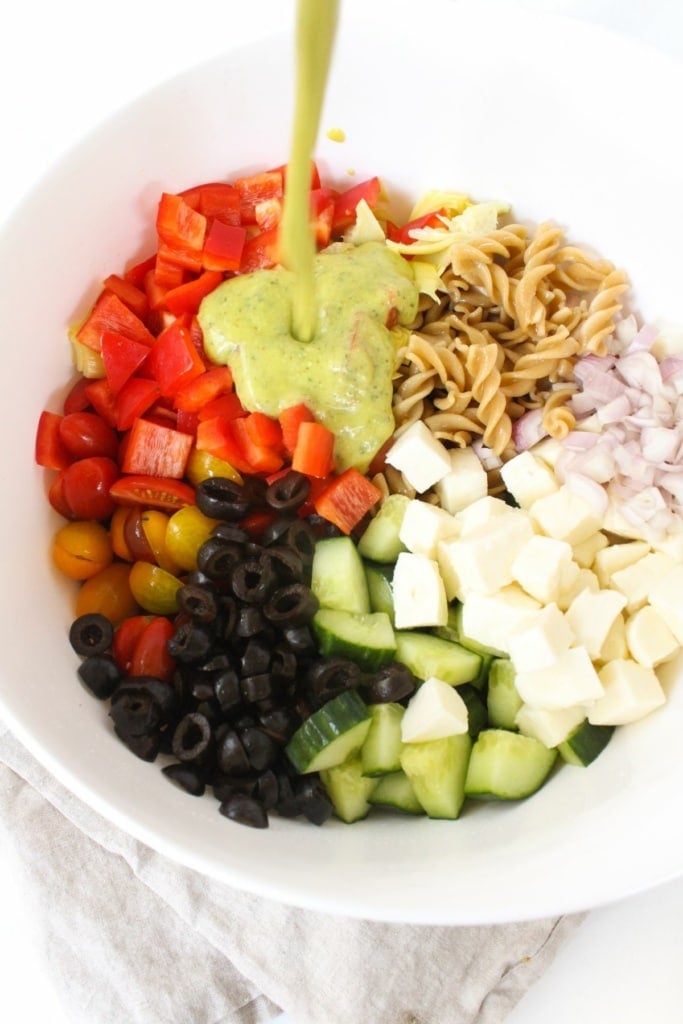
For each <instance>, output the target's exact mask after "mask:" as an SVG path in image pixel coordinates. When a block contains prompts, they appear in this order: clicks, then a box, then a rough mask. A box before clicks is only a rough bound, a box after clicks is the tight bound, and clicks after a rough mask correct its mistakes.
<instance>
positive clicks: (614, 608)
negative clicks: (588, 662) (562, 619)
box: [566, 590, 626, 659]
mask: <svg viewBox="0 0 683 1024" xmlns="http://www.w3.org/2000/svg"><path fill="white" fill-rule="evenodd" d="M625 605H626V598H625V597H624V595H623V594H620V593H619V592H618V591H616V590H598V591H597V592H596V593H592V592H591V591H590V590H582V591H581V593H580V594H578V595H577V596H576V597H575V598H574V600H573V601H572V603H571V604H570V605H569V608H568V609H567V613H566V614H567V621H568V623H569V625H570V627H571V629H572V630H573V632H574V636H575V637H576V643H577V644H579V645H581V646H582V647H585V648H586V650H587V651H588V653H589V654H590V656H591V658H593V659H595V658H598V657H599V656H600V652H601V651H602V648H603V646H604V644H605V641H606V639H607V637H608V635H609V631H610V629H611V628H612V626H613V625H614V621H615V619H616V618H617V617H618V616H619V614H620V613H621V611H622V609H623V608H624V607H625Z"/></svg>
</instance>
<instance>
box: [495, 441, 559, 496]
mask: <svg viewBox="0 0 683 1024" xmlns="http://www.w3.org/2000/svg"><path fill="white" fill-rule="evenodd" d="M500 475H501V477H502V478H503V482H504V484H505V486H506V487H507V489H508V491H509V492H510V494H511V495H512V496H513V498H514V499H515V501H516V502H517V504H518V505H519V506H520V507H521V508H529V507H530V506H531V505H533V503H534V502H535V501H537V500H538V499H539V498H544V497H545V496H546V495H547V494H553V493H554V492H555V491H557V490H559V486H560V485H559V484H558V482H557V479H556V478H555V474H554V473H553V471H552V469H550V467H549V466H548V465H547V464H546V463H545V462H543V460H542V459H539V458H538V457H537V456H536V455H533V454H532V453H531V452H530V451H526V452H520V454H519V455H515V456H513V458H511V459H510V460H509V462H506V463H505V464H504V465H503V466H502V467H501V470H500Z"/></svg>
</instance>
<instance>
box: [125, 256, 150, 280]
mask: <svg viewBox="0 0 683 1024" xmlns="http://www.w3.org/2000/svg"><path fill="white" fill-rule="evenodd" d="M156 259H157V257H156V253H154V255H152V256H148V257H147V259H144V260H140V262H139V263H134V264H133V266H132V267H129V268H128V270H126V271H125V273H124V275H123V279H124V281H130V283H131V284H134V285H135V287H136V288H144V285H145V277H146V276H147V273H148V271H150V270H154V265H155V263H156Z"/></svg>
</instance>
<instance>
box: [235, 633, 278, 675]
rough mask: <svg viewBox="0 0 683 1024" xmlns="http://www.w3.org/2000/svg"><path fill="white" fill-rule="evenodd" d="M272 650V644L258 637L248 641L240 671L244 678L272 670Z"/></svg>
mask: <svg viewBox="0 0 683 1024" xmlns="http://www.w3.org/2000/svg"><path fill="white" fill-rule="evenodd" d="M270 662H271V648H270V644H269V643H267V642H266V641H264V640H262V639H260V638H259V637H258V636H256V637H252V638H250V639H249V640H248V641H247V645H246V647H245V648H244V653H243V654H242V658H241V662H240V669H241V674H242V675H243V676H253V675H258V674H259V673H261V672H267V671H268V669H269V668H270Z"/></svg>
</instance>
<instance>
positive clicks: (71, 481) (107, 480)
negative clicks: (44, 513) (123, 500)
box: [62, 455, 119, 520]
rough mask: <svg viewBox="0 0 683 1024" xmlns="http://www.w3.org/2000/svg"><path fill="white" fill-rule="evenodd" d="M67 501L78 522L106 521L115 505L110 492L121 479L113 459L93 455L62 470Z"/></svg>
mask: <svg viewBox="0 0 683 1024" xmlns="http://www.w3.org/2000/svg"><path fill="white" fill-rule="evenodd" d="M62 472H63V476H62V488H63V494H64V500H65V501H66V504H67V506H68V507H69V508H70V509H71V511H72V513H73V515H74V516H76V518H77V519H96V520H101V519H107V518H108V517H109V516H110V515H111V514H112V512H113V511H114V509H115V507H116V505H115V502H114V501H113V500H112V498H111V497H110V494H109V491H110V488H111V486H112V484H114V482H115V481H116V480H117V479H118V477H119V467H118V466H117V464H116V463H115V462H114V460H113V459H110V458H107V457H105V456H100V455H96V456H92V457H89V458H85V459H79V460H78V461H77V462H73V463H72V464H71V465H70V466H67V468H66V469H65V470H63V471H62Z"/></svg>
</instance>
